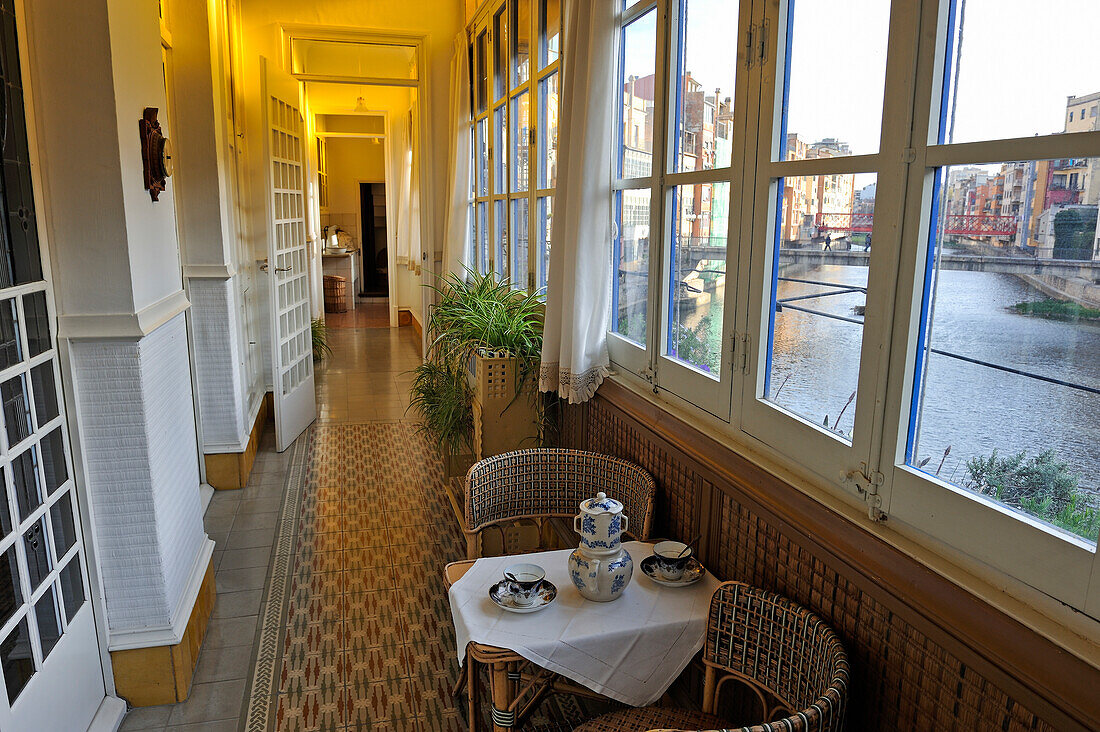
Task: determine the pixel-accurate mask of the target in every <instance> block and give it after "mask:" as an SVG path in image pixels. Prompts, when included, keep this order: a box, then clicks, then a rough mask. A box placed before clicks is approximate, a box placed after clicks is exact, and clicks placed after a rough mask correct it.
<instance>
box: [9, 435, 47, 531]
mask: <svg viewBox="0 0 1100 732" xmlns="http://www.w3.org/2000/svg"><path fill="white" fill-rule="evenodd" d="M36 452H37V450H36V448H35V446H34V445H31V447H30V449H28V450H24V451H23V452H22V453H20V454H19V455H18V456H17V457H16V458H14V459H13V460H12V461H11V477H12V480H11V482H12V488H14V489H15V502H16V505H18V506H19V520H20V521H25V520H26V519H27V517H28V516H30V515H31V512H32V511H34V509H36V508H38V507H39V506H41V505H42V486H41V484H40V483H39V480H38V464H37V463H38V460H37V459H36V457H35V453H36Z"/></svg>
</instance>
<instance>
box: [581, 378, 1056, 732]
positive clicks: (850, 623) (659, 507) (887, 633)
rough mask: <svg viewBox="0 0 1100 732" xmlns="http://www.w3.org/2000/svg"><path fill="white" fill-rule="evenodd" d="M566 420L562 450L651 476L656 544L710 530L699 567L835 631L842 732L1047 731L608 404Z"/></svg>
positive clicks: (695, 680)
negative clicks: (806, 612) (787, 602)
mask: <svg viewBox="0 0 1100 732" xmlns="http://www.w3.org/2000/svg"><path fill="white" fill-rule="evenodd" d="M563 414H564V416H563V422H562V430H561V442H562V444H563V445H567V446H578V447H579V446H583V447H585V448H586V449H590V450H598V451H600V452H604V453H607V454H610V455H616V456H618V457H621V458H623V459H625V460H630V461H632V462H635V463H637V464H639V465H642V466H644V467H645V468H646V470H648V471H650V472H651V473H652V474H653V476H654V477H655V478H656V481H657V485H658V486H660V490H659V491H658V495H657V503H656V511H655V517H656V520H655V521H654V526H653V532H654V533H655V534H657V535H660V536H668V537H670V538H677V539H682V540H689V539H691V538H692V537H694V536H695V535H696V534H698V533H700V532H701V531H703V530H704V529H705V527H706V526H707V525H712V526H714V527H716V528H715V530H716V531H717V536H716V537H715V538H714V540H713V541H712V543H711V545H710V546H709V547H708V546H705V545H704V546H702V547H701V548H700V558H701V559H702V561H703V562H704V563H705V564H706V565H707V568H708V569H710V570H711V571H713V572H714V574H715V575H716V576H717V577H719V578H722V579H737V580H741V581H744V582H746V583H748V584H750V585H753V586H755V587H761V588H764V589H766V590H770V591H772V592H775V593H778V594H781V595H783V596H785V597H789V598H791V599H792V600H793V601H795V602H797V603H799V604H800V605H802V606H804V607H806V608H809V609H810V610H812V611H813V612H815V613H817V614H818V615H820V616H821V617H822V618H823V619H824V620H825V621H826V622H827V623H828V624H829V625H830V626H831V627H832V628H833V629H834V630H835V631H836V633H837V634H838V635H839V636H840V640H841V642H842V643H843V644H844V647H845V649H846V650H847V651H848V656H849V663H850V665H851V674H852V675H851V685H850V688H849V692H850V693H849V705H848V709H847V723H848V727H849V729H861V730H863V729H865V730H877V729H895V730H932V729H965V730H990V731H992V730H997V731H998V732H1024V730H1038V731H1041V732H1053V730H1054V729H1055V727H1054V726H1053V725H1051V724H1050V723H1049V722H1048V721H1046V720H1044V719H1042V718H1041V717H1039V716H1038V715H1037V714H1036V713H1035V712H1034V711H1032V710H1031V709H1029V708H1028V707H1027V706H1025V705H1023V704H1021V703H1020V702H1019V701H1017V700H1016V699H1013V698H1012V697H1011V696H1009V694H1008V693H1007V692H1006V691H1005V690H1004V689H1002V688H1000V687H998V686H997V685H996V684H994V683H992V682H991V681H989V679H987V678H985V677H984V676H982V675H981V674H980V673H978V672H977V671H975V670H974V669H973V668H971V667H970V666H968V665H967V664H966V663H964V662H963V661H962V660H961V659H960V658H959V657H958V656H956V655H954V654H953V653H951V652H950V651H948V650H946V649H945V648H943V647H942V646H940V645H939V644H937V643H936V642H935V641H933V640H932V639H930V638H929V637H927V636H926V635H924V634H923V633H922V632H921V631H920V630H919V629H917V628H915V627H914V626H913V625H912V624H911V623H909V622H907V621H906V620H905V619H904V617H902V616H901V615H899V614H898V611H900V610H902V608H896V607H892V606H889V605H887V604H886V598H885V597H882V598H880V597H876V596H872V595H870V594H868V592H866V591H864V590H862V589H861V588H860V587H858V586H857V585H856V583H855V582H854V581H853V580H852V579H850V578H849V577H847V576H845V574H844V573H843V572H844V571H846V570H842V569H841V568H838V567H834V566H831V565H829V564H827V563H826V561H824V560H823V559H822V558H821V557H819V556H817V555H815V554H814V553H813V551H812V550H811V548H810V545H809V542H808V540H807V539H806V538H805V537H803V536H801V535H800V534H797V533H794V532H790V531H789V530H788V529H786V528H785V527H784V526H782V525H778V524H776V525H773V524H771V523H769V522H768V521H766V520H764V519H763V518H762V517H761V516H759V515H757V514H756V513H754V512H753V510H751V509H750V508H749V507H747V506H746V505H744V504H743V503H742V502H741V501H740V500H738V498H737V497H738V496H741V495H743V494H742V492H741V489H740V488H739V487H738V486H735V485H728V484H725V483H722V484H712V483H711V482H710V480H711V479H710V478H708V476H707V475H706V474H705V473H704V472H703V471H701V470H699V469H697V468H696V466H695V464H694V463H693V462H692V461H691V460H690V459H689V458H688V457H687V456H686V455H684V454H683V453H681V452H679V451H678V450H677V449H675V448H674V447H672V446H670V445H669V444H668V443H666V442H663V441H661V440H659V439H657V438H655V437H654V436H653V434H652V433H651V432H649V431H648V430H647V429H645V428H643V427H641V426H639V425H638V424H637V423H635V422H634V421H633V420H631V419H630V418H628V417H626V416H625V415H624V414H623V413H622V412H621V411H619V410H618V409H616V408H615V407H613V406H611V405H610V404H608V403H607V402H606V401H605V400H601V399H600V398H599V397H598V396H597V398H596V399H593V400H592V401H590V402H587V403H586V404H584V405H580V406H578V407H569V408H566V409H565V410H564V413H563ZM712 522H713V523H712ZM800 542H801V543H800ZM681 678H682V679H685V682H686V683H690V687H689V688H688V689H687V692H688V694H689V695H691V696H693V697H694V698H696V699H698V698H699V694H700V693H701V679H700V674H697V673H695V672H692V671H691V669H690V668H689V672H688V673H685V674H684V675H683V676H682V677H681ZM730 691H734V690H732V689H731V690H730ZM725 693H726V691H725V690H723V694H725ZM689 698H690V697H689Z"/></svg>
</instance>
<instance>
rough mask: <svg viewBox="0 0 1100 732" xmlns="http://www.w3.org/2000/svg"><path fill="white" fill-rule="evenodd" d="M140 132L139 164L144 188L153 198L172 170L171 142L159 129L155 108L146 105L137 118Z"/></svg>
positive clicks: (155, 197)
mask: <svg viewBox="0 0 1100 732" xmlns="http://www.w3.org/2000/svg"><path fill="white" fill-rule="evenodd" d="M138 131H139V132H140V133H141V165H142V171H143V173H144V177H145V189H146V190H147V191H149V196H150V197H151V198H152V199H153V200H154V201H156V200H158V199H159V198H160V193H161V191H163V190H164V189H165V187H166V186H167V185H168V178H169V177H170V176H171V175H172V172H173V170H174V163H173V162H172V142H171V140H169V139H168V138H167V137H165V136H164V133H163V132H162V131H161V128H160V122H158V121H157V108H156V107H146V108H145V112H144V113H143V114H142V115H141V119H140V120H138Z"/></svg>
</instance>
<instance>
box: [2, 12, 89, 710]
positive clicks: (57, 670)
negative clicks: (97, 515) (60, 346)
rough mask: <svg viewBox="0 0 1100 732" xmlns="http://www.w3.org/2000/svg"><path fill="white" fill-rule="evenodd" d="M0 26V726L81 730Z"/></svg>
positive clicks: (67, 480) (75, 615)
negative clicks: (2, 131) (0, 145)
mask: <svg viewBox="0 0 1100 732" xmlns="http://www.w3.org/2000/svg"><path fill="white" fill-rule="evenodd" d="M0 23H2V24H3V26H4V28H3V34H2V35H0V39H2V40H0V46H2V49H0V50H2V52H0V56H2V57H3V58H4V59H8V61H6V62H5V64H4V66H3V77H4V78H3V79H2V80H0V81H2V83H3V86H4V89H3V92H4V93H3V94H2V95H0V116H2V117H3V129H5V130H6V131H7V134H6V135H5V136H4V138H3V175H2V176H0V197H2V198H3V203H2V205H0V421H2V427H0V492H2V493H3V496H2V498H0V681H2V683H0V729H4V730H24V729H25V730H31V729H35V730H38V729H41V730H46V729H66V730H67V729H85V728H86V727H87V726H88V724H89V723H90V721H91V719H92V717H93V716H94V715H95V712H96V710H97V709H98V707H99V705H100V702H102V701H103V698H104V696H105V690H104V688H105V687H104V680H103V667H102V663H101V657H100V652H99V644H98V639H97V636H96V628H95V620H94V618H93V614H92V609H91V605H90V603H88V601H87V598H88V594H87V591H86V585H85V568H84V567H85V560H84V543H83V538H82V532H81V526H80V514H79V511H78V510H77V496H76V490H75V487H74V486H75V484H74V481H73V477H72V469H71V465H72V463H71V461H70V458H69V445H68V427H67V425H66V417H65V409H64V402H63V400H62V396H61V392H60V388H59V387H60V383H61V381H60V373H59V371H58V363H57V346H56V341H55V339H54V331H53V322H54V320H53V310H52V298H51V293H50V285H49V272H48V269H47V268H46V267H45V266H44V264H43V259H44V257H43V256H42V252H41V250H40V248H39V239H38V226H37V220H36V209H35V201H34V193H33V185H32V179H31V165H30V151H29V146H28V140H27V126H26V120H25V119H24V118H23V109H24V104H23V88H22V84H21V79H20V69H19V67H18V63H17V62H15V63H13V60H16V59H18V52H17V48H15V47H13V46H14V44H15V42H16V41H15V39H16V20H15V16H14V14H13V13H12V11H11V10H10V9H8V8H5V9H2V10H0ZM59 698H63V699H64V703H58V699H59Z"/></svg>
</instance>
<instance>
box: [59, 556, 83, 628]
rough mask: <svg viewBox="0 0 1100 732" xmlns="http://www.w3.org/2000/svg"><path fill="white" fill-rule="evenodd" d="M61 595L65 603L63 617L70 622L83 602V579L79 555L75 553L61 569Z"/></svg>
mask: <svg viewBox="0 0 1100 732" xmlns="http://www.w3.org/2000/svg"><path fill="white" fill-rule="evenodd" d="M61 597H62V599H63V601H64V603H65V618H66V619H67V620H69V621H70V622H71V621H72V619H73V616H74V615H76V611H77V610H79V609H80V606H81V605H83V604H84V580H83V579H82V578H81V574H80V555H79V554H77V555H76V556H74V557H73V558H72V559H70V560H69V563H68V564H66V565H65V568H64V569H63V570H61Z"/></svg>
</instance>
